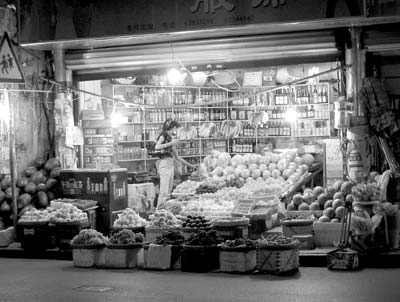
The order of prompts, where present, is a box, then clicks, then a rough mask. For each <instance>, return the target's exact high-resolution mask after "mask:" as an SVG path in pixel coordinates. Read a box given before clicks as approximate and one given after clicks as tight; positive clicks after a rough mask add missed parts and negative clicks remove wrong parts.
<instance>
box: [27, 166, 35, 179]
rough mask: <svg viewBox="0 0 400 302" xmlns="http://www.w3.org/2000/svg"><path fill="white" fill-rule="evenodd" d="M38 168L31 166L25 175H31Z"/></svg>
mask: <svg viewBox="0 0 400 302" xmlns="http://www.w3.org/2000/svg"><path fill="white" fill-rule="evenodd" d="M36 171H37V169H36V168H35V167H29V168H27V169H26V170H25V176H26V177H31V176H32V175H33V173H35V172H36Z"/></svg>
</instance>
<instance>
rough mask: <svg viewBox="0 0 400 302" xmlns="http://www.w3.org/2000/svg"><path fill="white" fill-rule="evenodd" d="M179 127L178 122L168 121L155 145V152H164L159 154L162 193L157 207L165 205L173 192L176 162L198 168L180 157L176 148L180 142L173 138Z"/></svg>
mask: <svg viewBox="0 0 400 302" xmlns="http://www.w3.org/2000/svg"><path fill="white" fill-rule="evenodd" d="M178 127H179V123H178V122H176V121H174V120H172V119H167V120H166V121H165V122H164V125H163V130H162V132H161V134H160V135H159V136H158V138H157V143H156V145H155V150H158V151H162V152H160V154H159V157H160V162H159V165H158V174H159V175H160V193H159V195H158V201H157V207H159V206H160V205H162V204H164V203H165V201H166V199H167V198H168V197H169V196H170V194H171V192H172V186H173V181H174V170H175V160H177V161H180V162H181V163H182V164H184V165H187V166H189V167H191V168H195V167H196V166H195V165H192V164H190V163H188V162H187V161H186V160H184V159H183V158H182V157H180V156H179V155H178V152H177V150H176V147H175V146H176V145H177V144H178V142H179V141H178V140H177V139H174V138H173V137H174V136H175V135H176V129H177V128H178Z"/></svg>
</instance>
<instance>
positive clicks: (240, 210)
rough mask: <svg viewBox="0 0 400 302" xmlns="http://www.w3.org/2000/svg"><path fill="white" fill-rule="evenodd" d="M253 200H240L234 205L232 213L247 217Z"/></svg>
mask: <svg viewBox="0 0 400 302" xmlns="http://www.w3.org/2000/svg"><path fill="white" fill-rule="evenodd" d="M254 203H255V200H252V199H241V200H239V201H238V203H237V204H236V206H235V208H234V209H233V211H232V213H234V214H237V215H247V214H248V213H249V212H250V210H251V209H252V208H253V206H254Z"/></svg>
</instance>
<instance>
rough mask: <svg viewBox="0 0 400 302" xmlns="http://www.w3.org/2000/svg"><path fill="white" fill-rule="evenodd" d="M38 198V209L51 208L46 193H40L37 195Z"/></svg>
mask: <svg viewBox="0 0 400 302" xmlns="http://www.w3.org/2000/svg"><path fill="white" fill-rule="evenodd" d="M37 196H38V203H37V204H38V207H40V208H46V207H48V206H49V198H48V197H47V194H46V192H43V191H40V192H38V194H37Z"/></svg>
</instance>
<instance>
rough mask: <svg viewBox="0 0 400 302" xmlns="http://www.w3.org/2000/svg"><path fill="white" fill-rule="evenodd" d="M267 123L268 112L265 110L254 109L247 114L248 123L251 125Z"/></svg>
mask: <svg viewBox="0 0 400 302" xmlns="http://www.w3.org/2000/svg"><path fill="white" fill-rule="evenodd" d="M266 123H268V113H267V112H265V111H257V112H256V111H254V112H251V113H250V114H249V124H250V125H253V126H257V125H262V124H266Z"/></svg>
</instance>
